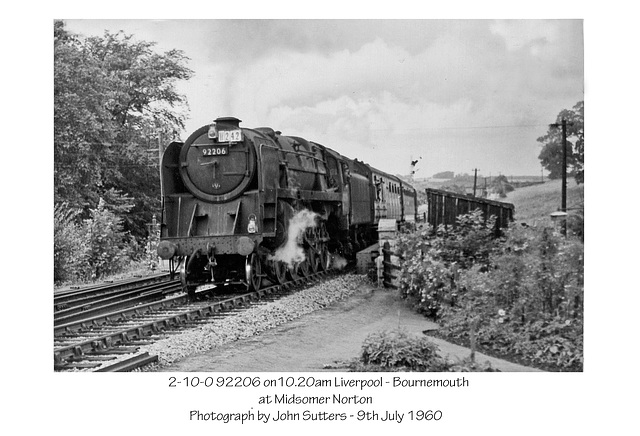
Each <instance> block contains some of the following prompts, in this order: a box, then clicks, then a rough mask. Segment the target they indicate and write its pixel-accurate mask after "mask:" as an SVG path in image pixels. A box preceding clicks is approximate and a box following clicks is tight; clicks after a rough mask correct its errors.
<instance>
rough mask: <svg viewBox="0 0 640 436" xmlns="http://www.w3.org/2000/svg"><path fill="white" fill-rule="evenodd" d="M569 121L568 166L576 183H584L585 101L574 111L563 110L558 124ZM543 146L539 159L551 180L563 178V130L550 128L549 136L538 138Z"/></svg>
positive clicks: (574, 108) (558, 118)
mask: <svg viewBox="0 0 640 436" xmlns="http://www.w3.org/2000/svg"><path fill="white" fill-rule="evenodd" d="M563 119H565V120H566V121H567V166H568V167H569V169H568V171H569V172H570V173H571V174H573V176H574V177H575V179H576V182H578V183H583V182H584V101H579V102H578V103H576V104H575V106H574V107H573V108H572V109H563V110H562V111H560V113H559V114H558V116H557V117H556V123H557V124H562V120H563ZM538 142H540V143H542V144H543V147H542V151H541V152H540V155H539V156H538V158H539V159H540V162H541V163H542V166H543V167H544V168H546V169H547V170H548V171H549V178H551V179H559V178H561V177H562V154H563V153H562V128H561V127H552V126H550V127H549V130H548V131H547V134H546V135H544V136H541V137H539V138H538Z"/></svg>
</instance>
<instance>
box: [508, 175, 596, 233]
mask: <svg viewBox="0 0 640 436" xmlns="http://www.w3.org/2000/svg"><path fill="white" fill-rule="evenodd" d="M561 195H562V180H550V181H548V182H546V183H543V184H541V185H534V186H528V187H526V188H518V189H516V190H515V191H512V192H510V193H508V194H507V197H506V198H501V199H500V201H505V202H507V203H513V205H514V206H515V207H516V213H515V219H516V220H517V221H518V222H526V223H527V224H529V225H531V226H540V225H541V226H545V225H550V224H551V216H550V215H551V213H552V212H555V211H557V210H558V209H560V205H561ZM567 209H568V213H569V214H572V213H576V212H577V211H579V210H583V209H584V184H581V185H578V184H576V182H575V181H574V180H573V179H569V180H568V181H567Z"/></svg>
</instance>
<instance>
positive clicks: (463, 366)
mask: <svg viewBox="0 0 640 436" xmlns="http://www.w3.org/2000/svg"><path fill="white" fill-rule="evenodd" d="M438 353H439V349H438V346H437V345H436V344H434V343H433V342H431V341H430V340H429V339H428V338H427V337H424V336H411V335H409V334H408V333H407V332H406V331H405V330H402V329H398V330H395V331H391V332H387V331H383V332H378V333H372V334H370V335H369V336H368V337H367V338H366V339H365V341H364V344H363V345H362V353H361V355H360V359H359V361H357V362H354V363H353V364H352V365H351V370H353V371H358V372H363V371H364V372H367V371H429V372H451V371H492V369H491V365H490V364H488V363H485V364H479V363H476V362H474V361H472V360H471V359H465V360H460V361H457V362H452V361H449V360H446V359H444V358H442V357H440V356H439V354H438Z"/></svg>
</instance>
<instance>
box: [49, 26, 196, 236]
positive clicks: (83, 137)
mask: <svg viewBox="0 0 640 436" xmlns="http://www.w3.org/2000/svg"><path fill="white" fill-rule="evenodd" d="M153 47H154V43H151V42H139V41H134V40H133V37H132V36H131V35H125V34H124V33H122V32H118V33H115V34H112V33H108V32H105V34H104V36H103V37H89V38H83V37H81V36H78V35H74V34H72V33H70V32H68V31H67V30H66V29H65V27H64V23H63V22H61V21H56V22H55V24H54V200H55V202H56V204H58V203H63V202H64V203H67V204H69V207H71V208H75V209H81V210H83V214H82V215H80V217H84V218H87V217H88V216H89V215H90V212H89V211H90V209H95V208H97V206H98V204H99V201H100V198H108V199H109V202H110V203H113V204H117V203H118V201H119V200H115V197H114V195H115V196H116V197H117V196H118V195H123V196H124V197H125V198H128V199H129V200H126V201H125V202H129V201H132V202H133V208H131V209H130V212H129V213H128V214H126V215H124V218H125V219H124V221H123V226H124V229H125V230H127V231H131V233H132V235H134V236H136V237H144V236H145V235H146V233H147V228H146V224H147V223H149V222H150V221H151V216H152V214H153V213H157V210H158V208H159V201H160V200H159V197H160V196H159V181H158V169H157V165H158V160H157V156H158V153H157V151H156V152H154V151H153V150H154V149H157V147H158V145H159V144H163V143H166V142H168V141H169V140H171V139H172V137H173V136H174V135H176V134H177V132H178V131H180V130H182V129H183V128H184V116H185V115H184V111H186V110H187V109H188V108H187V102H186V98H185V97H184V96H183V95H181V94H179V93H178V92H177V91H176V89H175V84H176V82H177V81H179V80H188V79H189V78H190V77H191V76H192V74H193V72H192V71H191V70H189V69H188V68H187V67H186V66H185V63H186V61H187V58H186V57H185V56H184V54H183V53H182V52H181V51H179V50H170V51H168V52H165V53H163V54H158V53H156V52H154V50H153ZM150 149H151V150H150ZM116 193H118V194H116Z"/></svg>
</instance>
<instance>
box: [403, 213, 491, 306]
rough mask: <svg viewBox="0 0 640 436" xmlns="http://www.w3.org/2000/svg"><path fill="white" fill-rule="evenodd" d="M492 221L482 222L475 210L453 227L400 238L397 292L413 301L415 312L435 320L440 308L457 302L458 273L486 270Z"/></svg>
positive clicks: (460, 217)
mask: <svg viewBox="0 0 640 436" xmlns="http://www.w3.org/2000/svg"><path fill="white" fill-rule="evenodd" d="M494 231H495V218H494V217H490V218H489V219H488V220H486V221H485V219H484V217H483V215H482V211H480V210H476V211H474V212H472V213H470V214H467V215H461V216H459V217H458V218H457V226H456V227H454V228H447V227H445V226H440V227H438V229H436V230H435V231H434V230H433V229H432V228H431V227H427V228H426V229H424V230H421V231H419V232H414V233H411V234H402V235H400V237H399V238H398V245H397V249H396V252H397V253H398V255H399V256H400V257H401V258H402V259H403V261H402V262H401V265H400V266H401V270H400V289H401V291H402V292H403V295H404V296H405V297H409V298H411V299H413V301H414V303H415V305H416V309H417V310H418V311H419V312H422V313H425V314H426V315H428V316H431V317H438V316H439V311H440V310H441V308H442V306H443V305H447V304H454V303H455V301H456V298H457V292H458V286H457V277H458V275H459V271H460V270H461V269H465V268H469V267H471V266H473V265H480V266H481V268H486V267H487V265H488V262H489V255H490V254H491V252H492V250H493V249H494V245H495V244H496V242H495V236H494Z"/></svg>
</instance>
